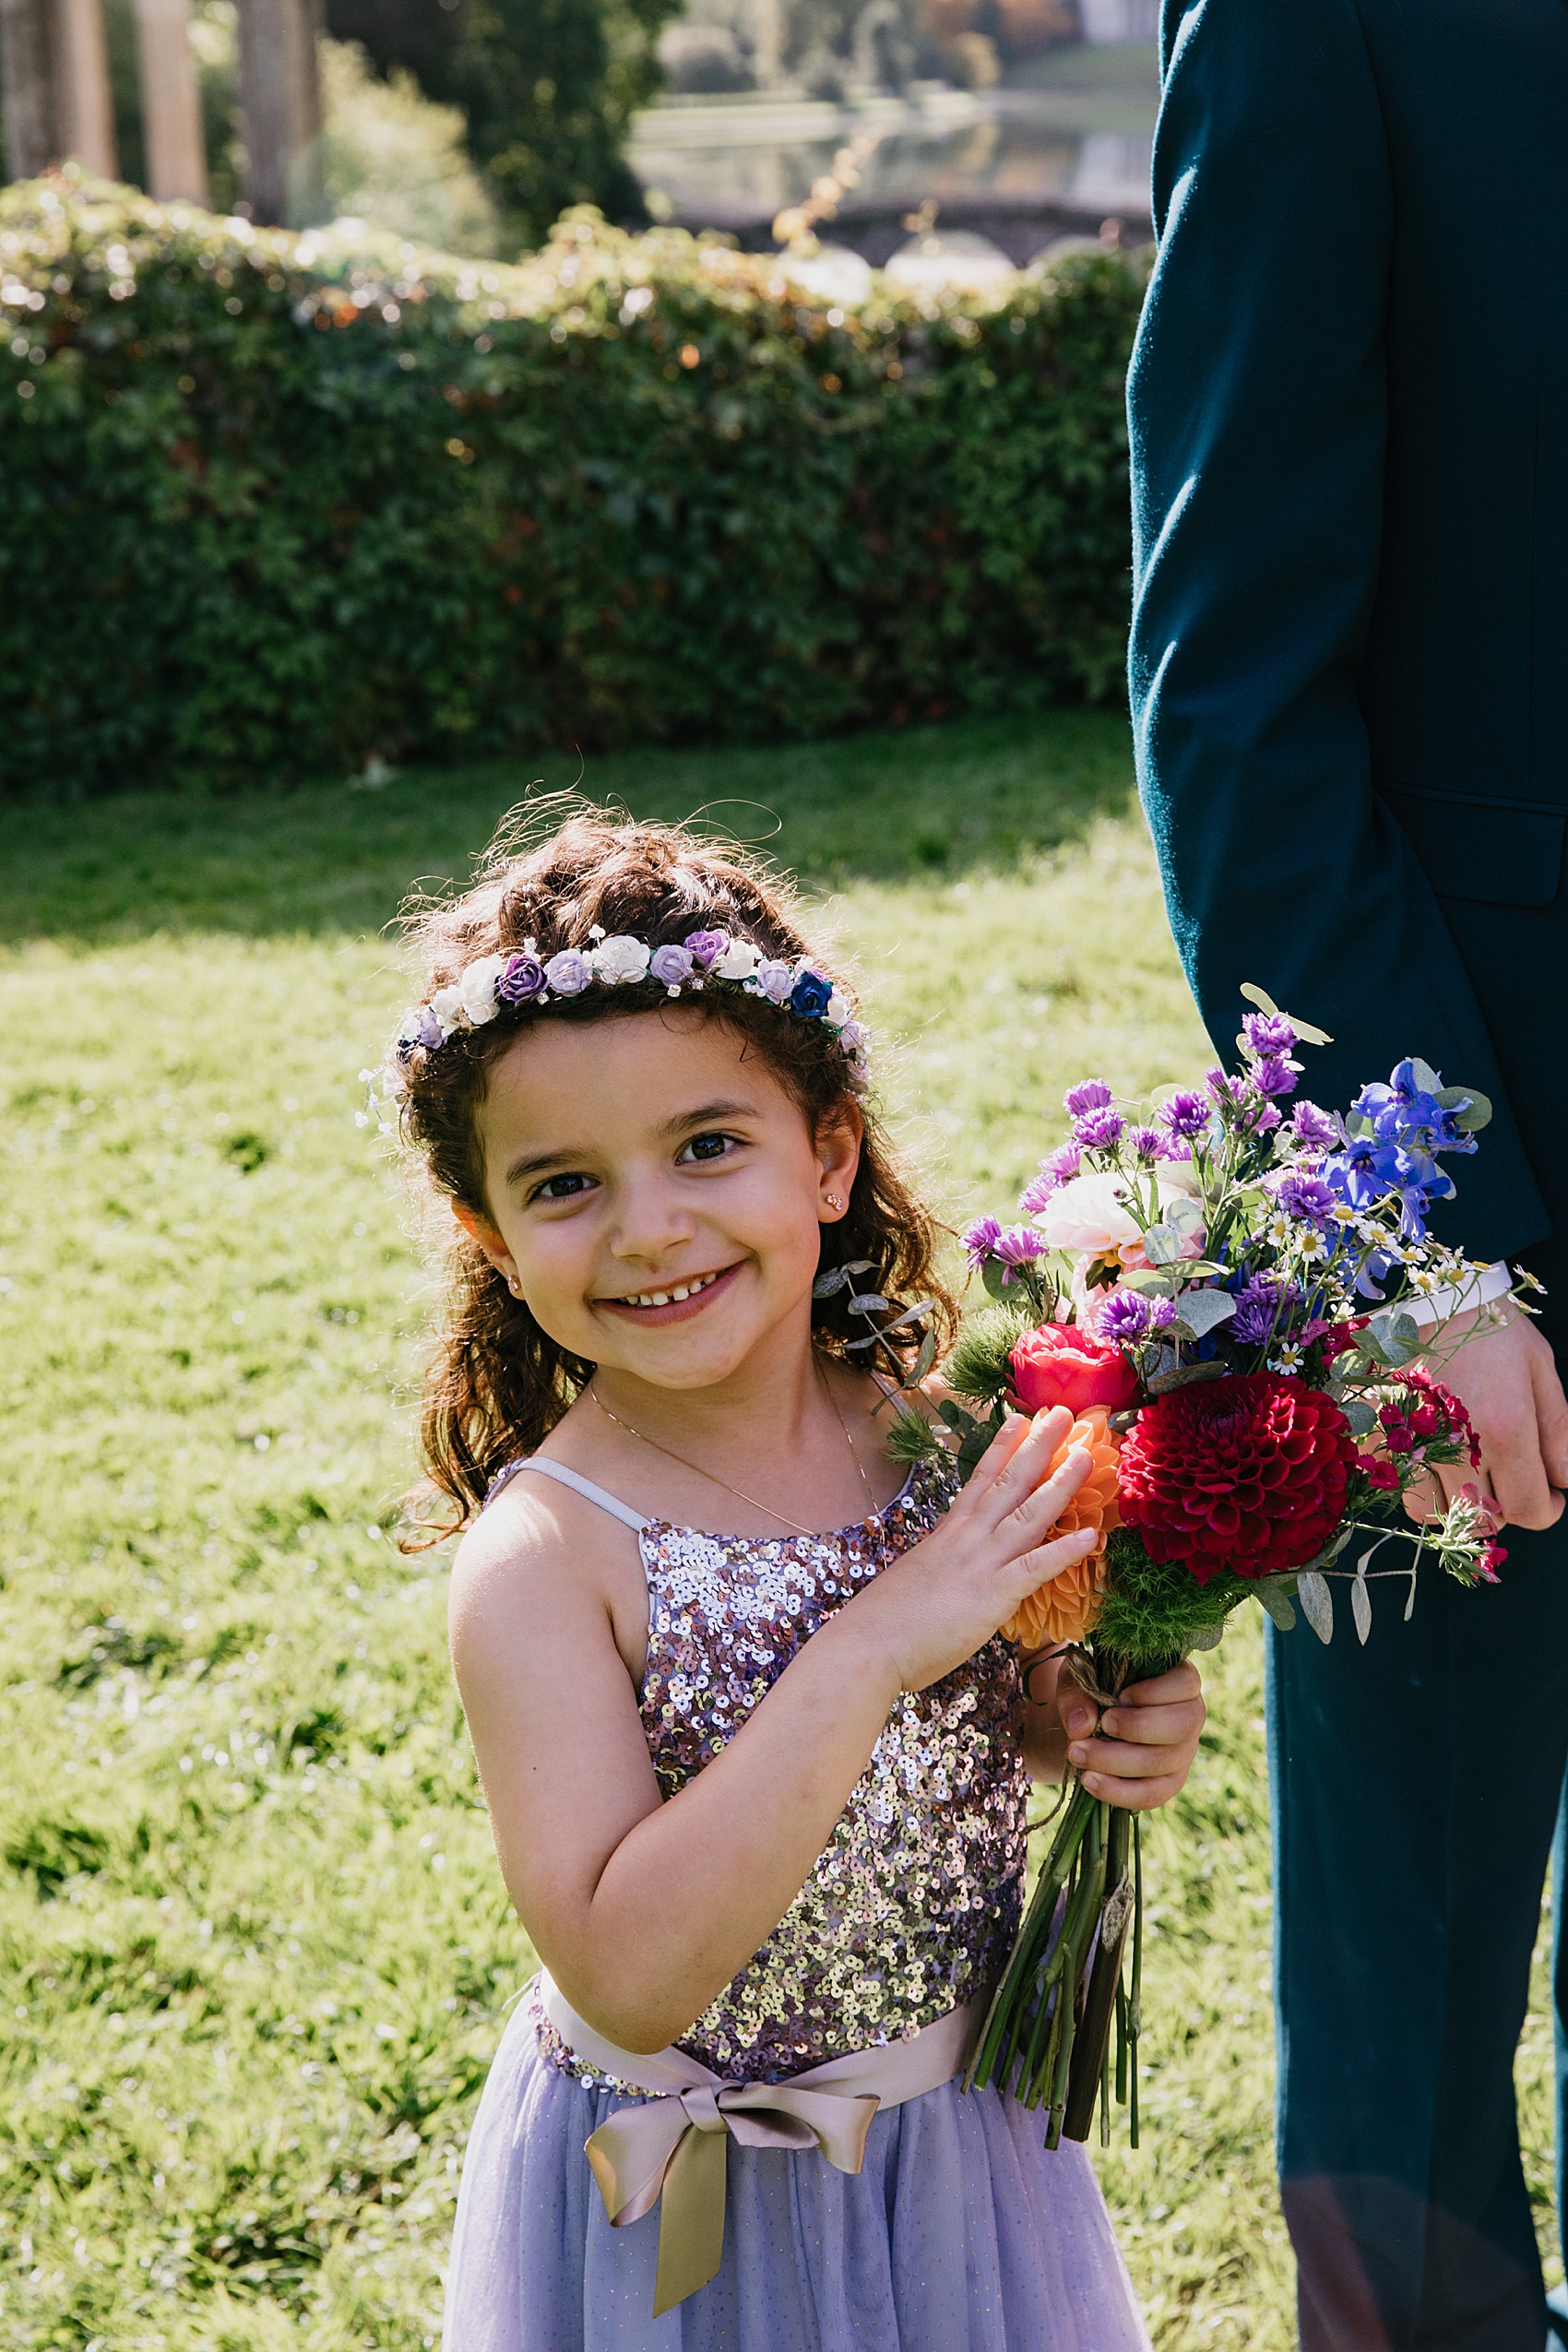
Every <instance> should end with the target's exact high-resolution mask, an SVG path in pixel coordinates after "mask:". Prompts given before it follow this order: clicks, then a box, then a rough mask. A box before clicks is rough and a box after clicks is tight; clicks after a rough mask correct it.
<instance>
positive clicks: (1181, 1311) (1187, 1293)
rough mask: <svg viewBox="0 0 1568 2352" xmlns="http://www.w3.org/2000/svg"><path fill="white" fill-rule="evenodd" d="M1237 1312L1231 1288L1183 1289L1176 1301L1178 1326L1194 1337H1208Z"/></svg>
mask: <svg viewBox="0 0 1568 2352" xmlns="http://www.w3.org/2000/svg"><path fill="white" fill-rule="evenodd" d="M1235 1312H1236V1301H1235V1299H1234V1298H1233V1297H1232V1295H1231V1293H1230V1292H1229V1290H1183V1291H1182V1295H1181V1297H1180V1298H1179V1299H1178V1300H1177V1301H1176V1326H1177V1328H1178V1329H1179V1330H1182V1331H1185V1332H1186V1333H1187V1334H1188V1335H1189V1336H1191V1337H1192V1338H1194V1339H1206V1338H1207V1336H1208V1335H1209V1333H1210V1332H1211V1331H1217V1330H1218V1328H1219V1325H1220V1324H1222V1323H1229V1320H1230V1318H1231V1316H1232V1315H1233V1314H1234V1313H1235Z"/></svg>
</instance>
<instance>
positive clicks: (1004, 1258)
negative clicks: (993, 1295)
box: [991, 1225, 1045, 1282]
mask: <svg viewBox="0 0 1568 2352" xmlns="http://www.w3.org/2000/svg"><path fill="white" fill-rule="evenodd" d="M1044 1248H1045V1243H1044V1242H1043V1241H1041V1240H1040V1238H1039V1234H1038V1233H1034V1232H1031V1231H1030V1229H1029V1228H1028V1226H1027V1225H1009V1226H1008V1228H1007V1229H1006V1231H1005V1232H1004V1233H999V1234H998V1235H997V1237H996V1240H995V1241H994V1242H993V1243H992V1252H991V1254H992V1257H994V1258H999V1259H1000V1260H1001V1262H1002V1264H1003V1265H1004V1266H1006V1268H1007V1269H1008V1271H1007V1273H1006V1274H1005V1275H1004V1277H1003V1280H1004V1282H1010V1281H1011V1280H1012V1278H1013V1273H1014V1271H1015V1270H1016V1268H1017V1267H1018V1266H1021V1265H1033V1263H1034V1261H1035V1259H1036V1258H1038V1257H1039V1255H1040V1254H1041V1253H1042V1252H1043V1251H1044Z"/></svg>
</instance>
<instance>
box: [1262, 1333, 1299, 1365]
mask: <svg viewBox="0 0 1568 2352" xmlns="http://www.w3.org/2000/svg"><path fill="white" fill-rule="evenodd" d="M1268 1368H1269V1371H1270V1372H1300V1371H1301V1349H1300V1348H1298V1347H1297V1345H1296V1343H1295V1341H1294V1340H1293V1339H1287V1340H1286V1341H1285V1342H1284V1344H1283V1345H1282V1347H1281V1348H1280V1349H1279V1352H1278V1354H1277V1355H1275V1356H1271V1357H1270V1358H1269V1360H1268Z"/></svg>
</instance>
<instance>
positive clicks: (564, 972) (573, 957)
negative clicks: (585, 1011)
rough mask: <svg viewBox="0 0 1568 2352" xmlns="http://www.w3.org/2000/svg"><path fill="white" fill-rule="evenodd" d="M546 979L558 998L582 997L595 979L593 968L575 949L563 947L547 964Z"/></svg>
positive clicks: (585, 957) (586, 958)
mask: <svg viewBox="0 0 1568 2352" xmlns="http://www.w3.org/2000/svg"><path fill="white" fill-rule="evenodd" d="M544 977H545V979H546V980H548V981H549V983H550V985H551V987H552V989H553V990H554V991H555V993H556V995H557V996H580V995H581V994H582V992H583V991H584V989H585V988H587V986H588V982H589V981H590V980H592V978H593V966H592V965H591V964H590V963H589V962H588V957H587V956H579V955H578V953H577V951H576V948H575V947H563V949H562V950H561V953H560V954H559V956H552V957H551V958H550V961H549V963H548V964H546V966H545V968H544Z"/></svg>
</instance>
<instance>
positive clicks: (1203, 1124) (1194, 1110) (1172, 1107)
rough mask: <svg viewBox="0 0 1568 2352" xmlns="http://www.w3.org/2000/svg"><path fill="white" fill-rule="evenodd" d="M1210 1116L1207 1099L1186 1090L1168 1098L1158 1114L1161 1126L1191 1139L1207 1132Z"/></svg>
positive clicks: (1174, 1133) (1172, 1132)
mask: <svg viewBox="0 0 1568 2352" xmlns="http://www.w3.org/2000/svg"><path fill="white" fill-rule="evenodd" d="M1209 1115H1210V1113H1209V1106H1208V1102H1207V1100H1206V1098H1205V1097H1204V1096H1203V1095H1201V1094H1193V1093H1191V1092H1189V1091H1188V1090H1187V1089H1185V1088H1183V1089H1182V1092H1181V1093H1180V1094H1173V1095H1170V1096H1168V1097H1167V1099H1166V1100H1165V1101H1164V1102H1163V1103H1162V1104H1161V1105H1160V1107H1159V1110H1158V1112H1157V1113H1156V1116H1157V1118H1158V1120H1159V1123H1160V1124H1161V1125H1162V1126H1164V1127H1168V1128H1169V1129H1170V1133H1171V1134H1173V1135H1181V1136H1184V1137H1189V1138H1190V1137H1192V1136H1194V1135H1201V1134H1205V1133H1206V1130H1207V1127H1208V1123H1209Z"/></svg>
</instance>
